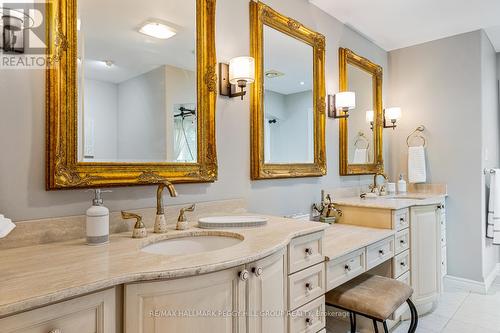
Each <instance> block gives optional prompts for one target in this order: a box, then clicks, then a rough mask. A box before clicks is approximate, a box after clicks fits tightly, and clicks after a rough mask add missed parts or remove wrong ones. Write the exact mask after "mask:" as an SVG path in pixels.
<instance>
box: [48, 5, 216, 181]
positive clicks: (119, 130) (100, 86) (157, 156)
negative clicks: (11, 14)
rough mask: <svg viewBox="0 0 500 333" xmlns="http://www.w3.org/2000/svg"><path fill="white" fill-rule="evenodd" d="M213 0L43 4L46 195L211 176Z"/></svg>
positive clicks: (213, 155) (211, 178)
mask: <svg viewBox="0 0 500 333" xmlns="http://www.w3.org/2000/svg"><path fill="white" fill-rule="evenodd" d="M215 2H216V1H215V0H145V1H142V2H140V3H137V2H136V1H132V0H52V1H49V4H48V7H47V8H48V14H49V15H48V24H47V29H48V31H47V36H48V45H49V48H48V58H49V61H50V67H49V68H48V69H47V76H46V78H47V79H46V82H47V92H46V98H47V145H46V146H47V181H46V184H47V185H46V187H47V189H48V190H54V189H67V188H82V187H101V186H126V185H143V184H152V183H157V182H158V181H161V180H164V179H168V180H170V181H172V182H175V183H179V182H211V181H214V180H215V179H216V178H217V155H216V146H215V101H216V87H217V76H216V57H215V6H216V5H215Z"/></svg>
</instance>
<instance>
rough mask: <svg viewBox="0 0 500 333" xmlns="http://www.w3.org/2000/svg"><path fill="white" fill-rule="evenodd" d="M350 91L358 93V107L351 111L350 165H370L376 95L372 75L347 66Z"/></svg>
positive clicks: (349, 120)
mask: <svg viewBox="0 0 500 333" xmlns="http://www.w3.org/2000/svg"><path fill="white" fill-rule="evenodd" d="M347 78H348V91H353V92H355V93H356V107H355V109H353V110H351V111H349V118H348V124H349V137H348V147H349V149H348V159H349V164H370V163H373V160H374V136H373V118H374V113H373V110H374V95H373V91H374V89H373V77H372V74H371V73H369V72H367V71H365V70H364V69H362V68H359V67H357V66H354V65H353V64H350V63H348V64H347Z"/></svg>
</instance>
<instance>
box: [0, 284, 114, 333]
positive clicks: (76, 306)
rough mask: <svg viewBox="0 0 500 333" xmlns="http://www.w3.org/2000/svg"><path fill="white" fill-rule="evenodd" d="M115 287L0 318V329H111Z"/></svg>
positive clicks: (66, 332) (34, 332) (21, 332)
mask: <svg viewBox="0 0 500 333" xmlns="http://www.w3.org/2000/svg"><path fill="white" fill-rule="evenodd" d="M115 309H116V307H115V289H108V290H104V291H101V292H97V293H94V294H91V295H87V296H82V297H78V298H74V299H72V300H69V301H65V302H61V303H56V304H52V305H49V306H45V307H43V308H38V309H35V310H31V311H27V312H23V313H20V314H17V315H14V316H10V317H6V318H3V319H0V331H1V332H2V333H11V332H15V333H48V332H58V333H59V332H60V333H83V332H85V333H87V332H88V333H90V332H92V333H94V332H96V333H108V332H115V331H116V328H115V325H116V323H115V321H116V317H115V316H116V313H115Z"/></svg>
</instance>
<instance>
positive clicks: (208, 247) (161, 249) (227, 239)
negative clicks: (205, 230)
mask: <svg viewBox="0 0 500 333" xmlns="http://www.w3.org/2000/svg"><path fill="white" fill-rule="evenodd" d="M237 236H239V235H235V237H231V236H213V235H199V236H189V237H179V238H172V239H167V240H163V241H159V242H157V243H153V244H150V245H147V246H145V247H143V248H142V251H144V252H147V253H153V254H163V255H168V256H178V255H188V254H193V253H200V252H209V251H215V250H220V249H225V248H227V247H230V246H233V245H236V244H238V243H240V242H241V241H242V240H243V237H241V236H240V237H239V238H238V237H237Z"/></svg>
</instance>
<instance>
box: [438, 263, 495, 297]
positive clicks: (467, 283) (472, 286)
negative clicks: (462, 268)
mask: <svg viewBox="0 0 500 333" xmlns="http://www.w3.org/2000/svg"><path fill="white" fill-rule="evenodd" d="M499 273H500V264H497V265H496V266H495V268H494V269H493V270H492V271H491V272H490V274H488V276H487V277H485V279H484V281H483V282H480V281H475V280H469V279H464V278H460V277H457V276H452V275H446V276H445V277H444V290H445V291H456V290H460V291H470V292H473V293H477V294H487V293H488V290H489V289H490V287H491V285H492V284H493V282H494V281H495V279H496V278H497V276H498V275H499Z"/></svg>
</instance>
